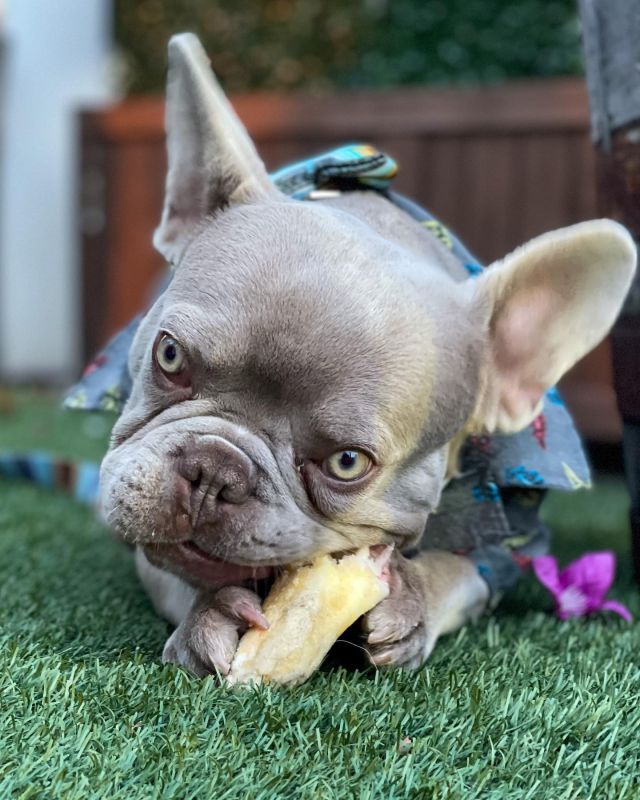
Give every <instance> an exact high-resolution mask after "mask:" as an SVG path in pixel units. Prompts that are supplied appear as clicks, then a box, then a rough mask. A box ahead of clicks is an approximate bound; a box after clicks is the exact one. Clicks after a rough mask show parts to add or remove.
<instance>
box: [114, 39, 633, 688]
mask: <svg viewBox="0 0 640 800" xmlns="http://www.w3.org/2000/svg"><path fill="white" fill-rule="evenodd" d="M167 136H168V140H167V141H168V157H169V169H168V176H167V183H166V197H165V203H164V210H163V214H162V219H161V222H160V225H159V227H158V229H157V231H156V233H155V236H154V244H155V246H156V248H157V249H158V250H159V251H160V253H162V254H163V256H164V257H165V258H166V259H167V261H168V262H169V263H170V264H171V265H172V266H173V269H174V277H173V279H172V281H171V283H170V284H169V286H168V287H167V289H166V291H164V293H163V294H162V295H161V296H160V298H159V299H158V300H157V302H156V303H155V304H154V305H153V307H152V308H151V310H150V311H149V312H148V313H147V315H146V316H145V318H144V319H143V321H142V322H141V324H140V326H139V328H138V330H137V333H136V335H135V339H134V341H133V344H132V346H131V351H130V354H129V372H130V375H131V379H132V387H131V394H130V397H129V399H128V401H127V403H126V405H125V407H124V410H123V413H122V415H121V416H120V418H119V420H118V421H117V423H116V425H115V428H114V430H113V434H112V443H111V446H110V449H109V452H108V454H107V455H106V457H105V459H104V462H103V464H102V468H101V490H100V491H101V504H102V510H103V514H104V516H105V518H106V520H107V521H108V524H109V525H110V526H111V528H112V529H113V530H114V531H115V533H116V534H117V536H119V537H120V538H121V539H122V540H124V541H125V542H128V543H130V544H132V545H134V546H135V548H136V564H137V568H138V572H139V575H140V578H141V581H142V583H143V585H144V587H145V588H146V590H147V592H148V593H149V595H150V597H151V600H152V602H153V604H154V606H155V608H156V610H157V611H158V613H159V614H161V615H163V616H164V617H166V618H167V619H168V620H169V621H170V622H171V623H172V624H173V625H174V626H175V630H174V632H173V633H172V634H171V636H170V637H169V639H168V641H167V643H166V646H165V648H164V653H163V660H164V661H166V662H173V663H176V664H179V665H181V666H182V667H184V668H186V669H187V670H190V671H191V672H193V673H195V674H197V675H206V674H209V673H214V672H218V673H222V674H223V675H224V674H226V673H227V672H228V670H229V666H230V663H231V660H232V658H233V655H234V652H235V649H236V647H237V643H238V639H239V636H240V635H242V633H243V631H244V630H246V628H247V627H248V626H252V625H258V626H260V625H263V624H264V623H265V621H264V618H263V617H262V613H261V597H260V594H259V593H258V592H257V591H256V585H257V584H256V582H259V581H266V582H267V583H268V581H269V580H270V579H271V578H272V577H273V575H274V572H276V571H277V569H278V568H279V567H281V566H282V565H286V564H291V563H296V562H303V561H306V560H309V559H312V558H314V557H315V556H317V555H319V554H322V553H333V552H337V551H345V550H352V549H354V548H358V547H362V546H365V545H380V544H393V545H394V546H395V548H394V551H393V556H392V559H391V563H390V570H391V580H390V585H391V591H390V594H389V596H388V598H387V599H385V600H383V601H382V602H381V603H380V604H379V605H378V606H377V607H375V608H374V609H373V610H372V611H370V612H369V613H368V614H367V615H366V616H365V617H364V619H363V621H362V627H363V631H364V637H365V647H366V649H367V651H368V653H369V658H370V660H371V662H372V663H373V664H376V665H395V666H400V667H407V668H413V667H417V666H419V665H420V664H422V663H423V661H424V660H425V659H426V658H427V657H428V656H429V654H430V653H431V651H432V649H433V647H434V645H435V643H436V641H437V639H438V638H439V637H440V636H441V635H442V634H444V633H446V632H448V631H452V630H454V629H456V628H457V627H459V626H460V625H462V624H463V623H465V622H466V621H467V620H470V619H474V618H476V617H477V616H478V615H480V614H481V613H482V612H483V611H484V610H485V609H486V608H487V606H488V605H489V603H490V598H491V596H492V589H491V585H490V582H488V581H487V580H486V579H485V577H483V575H482V571H481V570H479V569H478V563H477V561H474V559H473V558H472V557H470V556H469V555H467V554H461V552H460V548H458V547H457V546H449V544H448V541H447V535H446V526H445V532H444V534H442V533H441V534H440V535H439V538H438V540H437V541H438V546H437V547H433V540H432V541H431V543H429V542H427V543H426V545H425V542H424V533H425V529H426V528H427V527H428V526H427V523H428V521H429V520H431V519H432V518H433V519H438V518H439V514H438V513H437V512H438V511H439V509H440V507H441V500H442V497H443V490H444V492H445V494H446V491H447V490H446V488H445V487H446V486H447V483H448V482H449V481H451V480H452V479H453V480H455V478H456V475H459V474H460V472H459V459H460V454H461V452H462V450H463V448H464V446H465V444H464V443H465V442H468V441H469V437H473V436H476V437H481V436H483V435H485V434H487V433H492V432H499V433H502V434H515V433H516V432H518V431H521V430H523V429H524V428H526V426H528V425H529V424H530V423H531V422H532V420H534V419H535V418H536V417H537V415H538V414H539V412H540V409H541V403H542V399H543V397H544V395H545V392H547V390H549V389H550V388H551V387H553V386H554V384H555V383H556V382H557V381H558V379H559V378H560V377H561V376H562V375H563V374H564V373H565V372H566V371H567V370H568V369H569V368H570V367H571V366H572V365H573V364H574V363H575V362H576V361H578V360H579V359H580V358H581V357H582V356H583V355H584V354H585V353H587V352H588V351H589V350H591V349H592V348H593V347H594V346H595V345H596V344H597V343H598V342H599V341H600V340H601V339H602V338H603V337H604V336H605V335H606V333H607V332H608V330H609V329H610V327H611V326H612V324H613V322H614V320H615V318H616V316H617V314H618V312H619V310H620V308H621V305H622V302H623V299H624V297H625V295H626V293H627V290H628V288H629V285H630V282H631V279H632V276H633V273H634V269H635V263H636V250H635V246H634V243H633V241H632V239H631V237H630V236H629V234H628V233H627V232H626V230H625V229H624V228H623V227H621V226H620V225H618V224H617V223H615V222H612V221H609V220H596V221H592V222H585V223H581V224H578V225H575V226H572V227H569V228H566V229H563V230H558V231H555V232H552V233H549V234H546V235H543V236H541V237H539V238H537V239H535V240H533V241H531V242H530V243H528V244H527V245H525V246H524V247H521V248H520V249H518V250H516V251H515V252H513V253H512V254H510V255H508V256H507V257H506V258H505V259H504V260H502V261H501V262H499V263H496V264H494V265H492V266H491V267H490V268H488V269H487V270H486V271H484V272H483V274H482V275H479V276H478V277H477V278H475V279H473V280H469V279H468V278H467V276H466V275H465V274H464V270H463V269H461V266H460V264H459V263H458V262H457V261H456V259H454V258H453V257H452V255H451V252H450V250H448V249H447V247H446V246H444V245H443V243H442V242H441V241H440V240H439V239H438V238H437V237H436V236H434V235H433V233H432V232H430V230H429V229H427V228H426V227H425V226H423V225H419V224H418V223H417V222H416V221H414V220H413V219H412V218H411V217H410V216H409V215H408V214H407V213H405V211H403V210H402V209H401V208H398V207H397V206H396V205H394V204H393V203H390V202H389V200H388V199H387V198H385V197H383V196H381V195H380V194H379V193H377V192H375V191H352V192H345V193H339V194H336V195H335V196H330V197H325V198H323V199H317V200H314V201H313V202H300V201H298V200H292V199H290V198H289V197H286V196H285V195H284V194H282V193H281V192H280V191H279V190H278V189H277V188H276V187H275V186H274V184H273V182H272V181H271V180H270V179H269V177H268V175H267V173H266V171H265V168H264V166H263V164H262V162H261V160H260V158H259V157H258V155H257V153H256V150H255V148H254V146H253V144H252V142H251V141H250V139H249V137H248V134H247V133H246V131H245V130H244V128H243V126H242V124H241V123H240V121H239V120H238V118H237V117H236V115H235V113H234V111H233V109H232V107H231V105H230V104H229V102H228V100H227V99H226V98H225V96H224V94H223V92H222V90H221V89H220V87H219V86H218V84H217V82H216V80H215V78H214V76H213V73H212V72H211V70H210V66H209V62H208V59H207V57H206V55H205V53H204V51H203V49H202V47H201V45H200V43H199V41H198V40H197V38H196V37H195V36H193V35H192V34H181V35H179V36H176V37H174V38H173V39H172V40H171V42H170V44H169V72H168V85H167ZM445 519H446V517H445ZM454 550H456V551H457V552H452V551H454Z"/></svg>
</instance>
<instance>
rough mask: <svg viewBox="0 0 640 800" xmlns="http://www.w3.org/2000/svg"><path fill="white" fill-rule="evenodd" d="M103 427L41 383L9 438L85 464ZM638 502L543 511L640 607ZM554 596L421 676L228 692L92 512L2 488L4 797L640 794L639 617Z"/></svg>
mask: <svg viewBox="0 0 640 800" xmlns="http://www.w3.org/2000/svg"><path fill="white" fill-rule="evenodd" d="M103 428H104V425H101V423H100V422H97V421H95V420H94V421H91V422H87V420H86V419H85V418H83V415H68V416H65V415H62V414H60V413H57V412H52V411H51V405H50V402H49V400H48V399H46V398H45V399H41V398H39V397H38V396H37V395H27V396H24V395H23V396H22V397H21V398H20V400H19V403H18V406H17V408H16V409H15V410H14V412H13V413H9V412H4V413H1V412H0V449H2V448H6V447H10V446H11V447H15V446H19V445H24V446H27V447H33V446H36V445H37V446H40V447H42V446H47V447H50V448H52V449H53V450H55V451H56V452H59V453H66V454H74V453H77V454H79V455H82V456H84V457H87V456H90V455H92V454H93V455H96V454H97V453H99V452H100V450H101V448H102V447H103V439H104V430H103ZM87 434H90V435H87ZM625 505H626V501H625V496H624V492H623V489H622V486H621V484H620V482H619V481H616V480H612V479H609V480H606V481H604V482H603V483H602V485H601V486H600V488H598V489H597V490H596V491H594V492H591V493H588V492H584V493H580V494H576V495H573V496H571V497H566V496H562V495H558V496H552V497H551V498H550V499H549V501H548V507H547V516H548V519H549V521H550V522H551V523H552V524H553V525H554V527H555V530H556V534H557V535H556V540H555V541H556V552H557V554H558V555H559V556H560V557H561V558H562V559H563V560H564V559H567V558H569V557H572V556H575V555H578V554H579V553H581V552H583V551H584V550H587V549H594V548H603V547H607V548H613V549H615V550H616V551H617V552H618V554H619V556H620V567H619V576H618V579H617V582H616V585H615V590H614V592H613V593H612V596H615V597H616V599H620V600H622V601H623V602H625V603H626V604H627V605H628V606H629V607H630V608H631V610H632V612H634V614H635V615H636V616H637V615H638V614H640V598H639V595H638V592H637V590H636V589H635V588H634V587H633V585H632V583H631V577H630V569H629V564H628V556H627V547H628V540H627V536H628V534H627V528H626V521H625V517H626V510H625ZM549 607H550V603H549V600H548V599H547V597H546V596H545V594H544V591H543V590H542V589H541V588H539V587H538V586H537V585H535V584H534V582H533V581H532V580H529V579H526V580H525V581H523V582H522V584H521V585H520V586H519V587H518V589H517V590H516V592H515V593H514V594H513V595H512V596H511V597H509V598H507V600H506V601H505V602H504V603H503V605H502V607H501V608H500V609H499V610H498V611H497V612H496V613H494V615H493V616H492V617H485V618H483V619H482V620H481V621H480V622H479V623H478V624H477V625H474V626H469V627H466V628H464V629H463V630H462V631H461V632H460V633H459V634H457V635H452V636H450V637H448V638H445V639H444V640H443V641H442V642H441V643H440V644H439V646H438V647H437V648H436V651H435V653H434V655H433V657H432V658H431V660H430V661H429V662H428V664H427V666H426V667H424V668H423V669H422V670H420V671H418V672H417V673H413V674H404V673H401V672H382V671H381V672H376V673H371V674H362V673H359V674H357V673H356V674H349V673H347V672H345V671H338V672H330V673H319V674H317V675H316V676H314V677H313V678H312V679H311V680H310V681H309V682H308V683H307V684H305V685H304V686H302V687H298V688H296V689H293V690H282V689H269V688H263V689H255V690H245V691H228V690H226V689H223V688H220V687H218V686H217V685H216V683H215V682H214V681H213V680H212V679H206V680H204V681H200V680H197V679H195V678H191V677H190V676H188V675H186V674H185V673H183V672H181V671H180V670H178V669H176V668H173V667H163V666H162V665H161V664H160V663H159V661H160V659H159V656H160V652H161V649H162V645H163V642H164V640H165V638H166V636H167V632H168V627H167V625H166V624H165V623H164V622H162V621H161V620H159V619H158V618H156V617H155V615H154V614H153V611H152V609H151V607H150V605H149V603H148V602H147V600H146V599H145V597H144V595H143V594H142V591H141V590H140V589H139V587H138V586H137V584H136V579H135V576H134V572H133V568H132V564H131V560H130V557H129V554H128V552H127V551H126V550H125V549H123V548H122V547H121V546H120V545H119V544H117V543H116V542H115V541H113V540H112V539H111V538H110V537H109V536H108V535H107V534H106V533H105V531H104V530H103V529H102V528H101V526H100V525H99V524H98V523H97V522H96V521H95V520H94V518H93V516H92V514H91V512H90V511H88V510H87V509H84V508H81V507H80V506H78V505H76V504H75V503H74V502H72V501H71V500H69V499H67V498H65V497H63V496H61V495H59V494H55V493H53V492H48V491H46V490H39V489H37V488H34V487H32V486H27V485H19V484H15V483H14V484H9V483H4V484H0V798H2V800H4V798H8V797H16V798H65V800H66V798H69V800H86V799H87V798H134V799H137V798H145V799H146V798H180V800H182V798H214V797H215V798H217V799H221V798H256V799H258V798H260V799H263V798H264V800H266V799H267V798H280V797H282V798H285V797H286V798H385V799H386V798H405V797H410V798H465V800H466V799H467V798H483V800H484V799H485V798H500V800H502V798H509V800H515V799H516V798H545V799H546V798H553V800H563V799H566V800H569V799H570V798H571V799H573V798H616V800H617V799H618V798H638V797H640V768H639V764H638V761H639V752H640V748H639V747H638V742H639V739H638V731H639V730H640V703H639V702H638V687H639V686H640V669H639V667H638V653H639V652H640V626H638V625H636V624H633V625H627V624H626V623H624V622H622V621H619V620H618V618H617V617H614V616H613V615H611V616H607V617H598V618H593V619H590V620H588V621H584V620H574V621H570V622H566V623H560V622H558V621H556V620H555V619H554V618H553V617H551V616H550V615H549V614H548V613H546V611H547V610H548V609H549Z"/></svg>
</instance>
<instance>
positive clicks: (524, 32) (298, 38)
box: [115, 0, 581, 94]
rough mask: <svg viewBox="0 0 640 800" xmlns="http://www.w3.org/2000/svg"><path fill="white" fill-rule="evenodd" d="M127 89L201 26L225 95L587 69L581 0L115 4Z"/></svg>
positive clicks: (159, 75)
mask: <svg viewBox="0 0 640 800" xmlns="http://www.w3.org/2000/svg"><path fill="white" fill-rule="evenodd" d="M115 5H116V12H115V14H116V20H115V31H116V38H117V40H118V42H119V44H120V47H121V50H122V54H123V56H124V63H125V70H126V71H125V82H126V88H127V90H128V92H129V93H132V94H139V93H144V92H157V91H161V90H162V88H163V84H164V72H165V63H166V55H165V54H166V42H167V40H168V38H169V36H171V34H172V33H175V32H178V31H183V30H191V31H194V32H195V33H197V34H198V35H199V36H200V38H201V39H202V40H203V42H204V45H205V47H206V49H207V51H208V53H209V55H210V56H211V59H212V62H213V65H214V68H215V70H216V72H217V74H218V76H219V77H220V79H221V80H222V82H223V83H224V85H225V87H226V88H227V89H228V90H230V91H241V90H247V89H257V88H279V89H283V88H284V89H288V88H300V87H304V88H306V89H317V90H322V89H328V88H332V87H336V86H340V87H365V86H367V87H371V86H389V85H397V84H412V83H413V84H415V83H442V82H471V81H480V82H487V81H497V80H501V79H504V78H515V77H525V76H545V75H562V74H569V73H575V72H578V71H579V70H580V67H581V54H580V46H579V30H578V21H577V12H576V5H577V4H576V2H575V0H116V4H115Z"/></svg>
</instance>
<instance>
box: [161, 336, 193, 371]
mask: <svg viewBox="0 0 640 800" xmlns="http://www.w3.org/2000/svg"><path fill="white" fill-rule="evenodd" d="M156 361H157V362H158V366H159V367H160V369H161V370H162V371H163V372H165V373H167V374H169V375H176V374H177V373H178V372H182V370H183V369H184V368H185V366H186V364H187V358H186V356H185V352H184V350H183V349H182V347H181V346H180V345H179V344H178V342H176V340H175V339H174V338H173V336H169V334H168V333H165V334H163V335H162V336H161V337H160V340H159V341H158V344H157V345H156Z"/></svg>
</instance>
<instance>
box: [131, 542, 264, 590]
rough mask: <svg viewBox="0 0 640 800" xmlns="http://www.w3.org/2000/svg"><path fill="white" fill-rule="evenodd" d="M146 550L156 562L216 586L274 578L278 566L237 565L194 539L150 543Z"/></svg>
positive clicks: (203, 582) (198, 580)
mask: <svg viewBox="0 0 640 800" xmlns="http://www.w3.org/2000/svg"><path fill="white" fill-rule="evenodd" d="M144 549H145V553H146V555H147V556H148V558H149V560H150V561H151V562H152V563H156V564H159V563H160V562H162V565H163V566H164V565H168V564H172V565H175V566H177V567H178V568H179V569H180V570H181V571H184V572H186V573H188V574H189V575H190V576H192V577H193V578H194V579H195V580H196V581H197V582H198V583H200V584H204V585H206V586H210V587H216V588H220V587H222V586H228V585H236V586H237V585H238V584H241V583H246V582H251V583H255V582H256V581H260V580H264V579H265V578H271V577H273V575H274V571H275V569H276V568H275V567H269V566H246V565H244V564H234V563H232V562H231V561H225V560H223V559H221V558H216V557H215V556H212V555H210V554H209V553H207V552H206V551H204V550H203V549H202V548H201V547H198V545H197V544H196V543H195V542H194V541H193V540H192V539H184V540H182V541H180V542H176V543H173V544H148V545H145V548H144Z"/></svg>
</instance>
